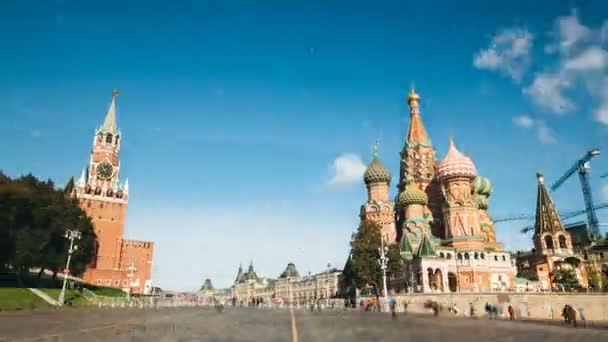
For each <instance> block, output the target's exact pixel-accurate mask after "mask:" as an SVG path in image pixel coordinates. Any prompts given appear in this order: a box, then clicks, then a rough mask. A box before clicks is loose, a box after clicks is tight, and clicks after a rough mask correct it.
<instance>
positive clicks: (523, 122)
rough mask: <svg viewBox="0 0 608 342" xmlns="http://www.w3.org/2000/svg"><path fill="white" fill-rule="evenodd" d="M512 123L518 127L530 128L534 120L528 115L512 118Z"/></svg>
mask: <svg viewBox="0 0 608 342" xmlns="http://www.w3.org/2000/svg"><path fill="white" fill-rule="evenodd" d="M513 123H514V124H515V125H516V126H519V127H523V128H532V126H534V119H532V118H531V117H529V116H528V115H520V116H516V117H514V118H513Z"/></svg>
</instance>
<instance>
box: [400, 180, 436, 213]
mask: <svg viewBox="0 0 608 342" xmlns="http://www.w3.org/2000/svg"><path fill="white" fill-rule="evenodd" d="M428 202H429V197H428V196H427V195H426V193H425V192H424V191H422V190H420V188H419V187H417V186H416V184H413V183H410V184H408V185H407V186H406V187H405V190H403V192H401V194H400V195H399V205H400V206H402V207H405V206H408V205H412V204H418V205H426V204H427V203H428Z"/></svg>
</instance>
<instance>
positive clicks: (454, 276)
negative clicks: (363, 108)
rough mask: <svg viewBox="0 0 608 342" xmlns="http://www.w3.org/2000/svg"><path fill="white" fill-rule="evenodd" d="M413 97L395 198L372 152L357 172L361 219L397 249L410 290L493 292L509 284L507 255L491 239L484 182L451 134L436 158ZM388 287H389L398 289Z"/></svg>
mask: <svg viewBox="0 0 608 342" xmlns="http://www.w3.org/2000/svg"><path fill="white" fill-rule="evenodd" d="M420 101H421V98H420V96H419V95H418V94H417V93H416V92H415V91H414V90H413V89H412V90H411V92H410V93H409V94H408V96H407V102H408V105H409V108H410V125H409V128H408V132H407V136H406V139H405V144H404V146H403V149H402V151H401V153H400V156H401V161H400V174H399V184H398V185H397V190H398V194H397V196H396V197H395V199H394V200H392V201H391V200H390V195H389V192H390V191H389V189H390V181H391V173H390V171H389V170H388V169H387V168H386V167H385V166H384V165H383V164H382V162H381V161H380V158H379V156H378V149H377V148H375V149H374V156H373V160H372V162H371V163H370V164H369V166H368V168H367V170H366V171H365V174H364V181H365V185H366V187H367V192H368V199H367V202H366V203H365V204H364V205H363V206H362V207H361V214H360V216H361V220H372V221H376V222H378V223H379V224H380V226H381V227H382V231H381V236H382V239H383V240H384V242H385V243H387V244H397V243H398V244H399V249H400V252H401V256H402V257H403V259H404V261H405V262H404V270H403V277H402V279H395V278H393V279H391V284H395V283H401V284H406V287H407V288H408V290H409V291H415V292H470V291H480V292H481V291H500V290H506V289H511V288H514V287H515V274H516V268H515V266H514V262H513V261H512V259H511V254H510V253H509V252H508V251H506V250H504V248H503V245H502V244H501V243H500V242H498V241H497V240H496V233H495V231H494V225H493V222H492V218H491V217H490V215H489V214H488V202H489V201H488V200H489V197H490V195H491V193H492V191H493V189H492V185H491V182H490V180H489V179H487V178H486V177H482V176H479V175H478V173H477V169H476V167H475V165H474V164H473V161H472V160H471V159H470V158H469V157H467V156H465V155H464V154H462V153H461V152H460V151H459V150H458V149H457V148H456V144H455V143H454V140H453V139H452V137H450V140H449V148H448V151H447V153H446V155H445V156H444V158H443V159H441V160H437V159H436V154H435V149H434V147H433V144H432V142H431V139H430V138H429V137H428V135H427V133H426V129H425V127H424V125H423V123H422V118H421V114H420ZM400 287H401V286H399V287H396V288H400Z"/></svg>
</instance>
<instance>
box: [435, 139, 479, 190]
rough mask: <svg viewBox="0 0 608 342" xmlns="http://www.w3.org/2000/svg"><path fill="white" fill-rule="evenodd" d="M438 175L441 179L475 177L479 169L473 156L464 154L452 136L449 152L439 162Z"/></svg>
mask: <svg viewBox="0 0 608 342" xmlns="http://www.w3.org/2000/svg"><path fill="white" fill-rule="evenodd" d="M437 176H438V177H439V180H445V179H448V178H453V177H466V178H471V179H473V178H475V177H476V176H477V169H475V164H473V162H472V161H471V158H469V157H467V156H465V155H463V154H462V153H460V151H458V149H457V148H456V146H455V145H454V140H453V139H452V137H450V147H449V148H448V153H447V154H446V155H445V157H443V159H442V160H441V161H440V162H439V163H438V164H437Z"/></svg>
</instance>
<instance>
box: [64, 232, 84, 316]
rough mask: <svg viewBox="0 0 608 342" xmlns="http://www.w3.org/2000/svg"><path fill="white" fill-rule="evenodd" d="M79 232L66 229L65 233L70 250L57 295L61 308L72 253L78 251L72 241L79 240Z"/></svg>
mask: <svg viewBox="0 0 608 342" xmlns="http://www.w3.org/2000/svg"><path fill="white" fill-rule="evenodd" d="M80 236H81V234H80V231H78V230H76V229H68V230H67V231H66V232H65V238H66V239H69V240H70V249H68V260H67V262H66V263H65V270H63V286H62V287H61V292H60V293H59V305H61V306H63V302H64V300H65V287H66V285H67V283H68V273H70V261H72V253H74V252H75V251H76V250H78V246H76V245H74V239H77V240H80Z"/></svg>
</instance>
